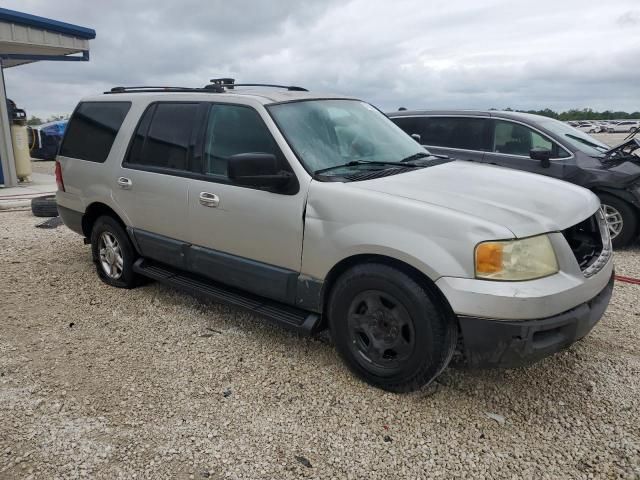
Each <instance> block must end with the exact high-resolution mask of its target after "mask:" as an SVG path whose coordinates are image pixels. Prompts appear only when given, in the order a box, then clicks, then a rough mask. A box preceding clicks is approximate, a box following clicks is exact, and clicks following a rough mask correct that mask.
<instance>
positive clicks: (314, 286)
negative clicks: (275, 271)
mask: <svg viewBox="0 0 640 480" xmlns="http://www.w3.org/2000/svg"><path fill="white" fill-rule="evenodd" d="M323 286H324V282H323V281H322V280H320V279H317V278H313V277H308V276H306V275H299V276H298V278H297V282H296V306H297V307H300V308H304V309H305V310H311V311H312V312H318V313H322V287H323Z"/></svg>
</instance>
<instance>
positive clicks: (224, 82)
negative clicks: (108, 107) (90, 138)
mask: <svg viewBox="0 0 640 480" xmlns="http://www.w3.org/2000/svg"><path fill="white" fill-rule="evenodd" d="M235 87H271V88H284V89H287V90H289V91H291V92H308V91H309V90H307V89H306V88H303V87H296V86H295V85H274V84H271V83H235V80H234V79H233V78H212V79H211V83H210V84H209V85H205V86H204V87H202V88H193V87H167V86H139V87H113V88H112V89H111V90H109V91H107V92H104V93H105V94H112V93H139V92H200V93H202V92H204V93H224V92H225V91H226V90H233V89H234V88H235Z"/></svg>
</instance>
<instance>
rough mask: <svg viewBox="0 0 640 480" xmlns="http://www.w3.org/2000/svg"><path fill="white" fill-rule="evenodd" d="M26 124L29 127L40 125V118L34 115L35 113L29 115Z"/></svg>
mask: <svg viewBox="0 0 640 480" xmlns="http://www.w3.org/2000/svg"><path fill="white" fill-rule="evenodd" d="M27 125H29V126H31V127H35V126H37V125H42V119H41V118H38V117H36V116H35V115H31V118H30V119H29V120H27Z"/></svg>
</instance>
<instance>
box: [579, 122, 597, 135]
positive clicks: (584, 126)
mask: <svg viewBox="0 0 640 480" xmlns="http://www.w3.org/2000/svg"><path fill="white" fill-rule="evenodd" d="M575 128H577V129H578V130H580V131H582V132H587V133H599V132H601V131H602V127H601V126H600V125H598V124H595V123H590V122H581V123H579V124H578V125H576V127H575Z"/></svg>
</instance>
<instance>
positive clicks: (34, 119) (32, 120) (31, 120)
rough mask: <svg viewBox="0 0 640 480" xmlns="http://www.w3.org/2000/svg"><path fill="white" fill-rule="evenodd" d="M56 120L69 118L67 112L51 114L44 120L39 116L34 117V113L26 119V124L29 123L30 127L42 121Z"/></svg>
mask: <svg viewBox="0 0 640 480" xmlns="http://www.w3.org/2000/svg"><path fill="white" fill-rule="evenodd" d="M58 120H69V114H67V115H52V116H50V117H49V118H47V119H46V120H42V119H41V118H39V117H36V116H35V115H31V118H29V120H27V125H29V126H31V127H37V126H38V125H42V124H43V123H49V122H56V121H58Z"/></svg>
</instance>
